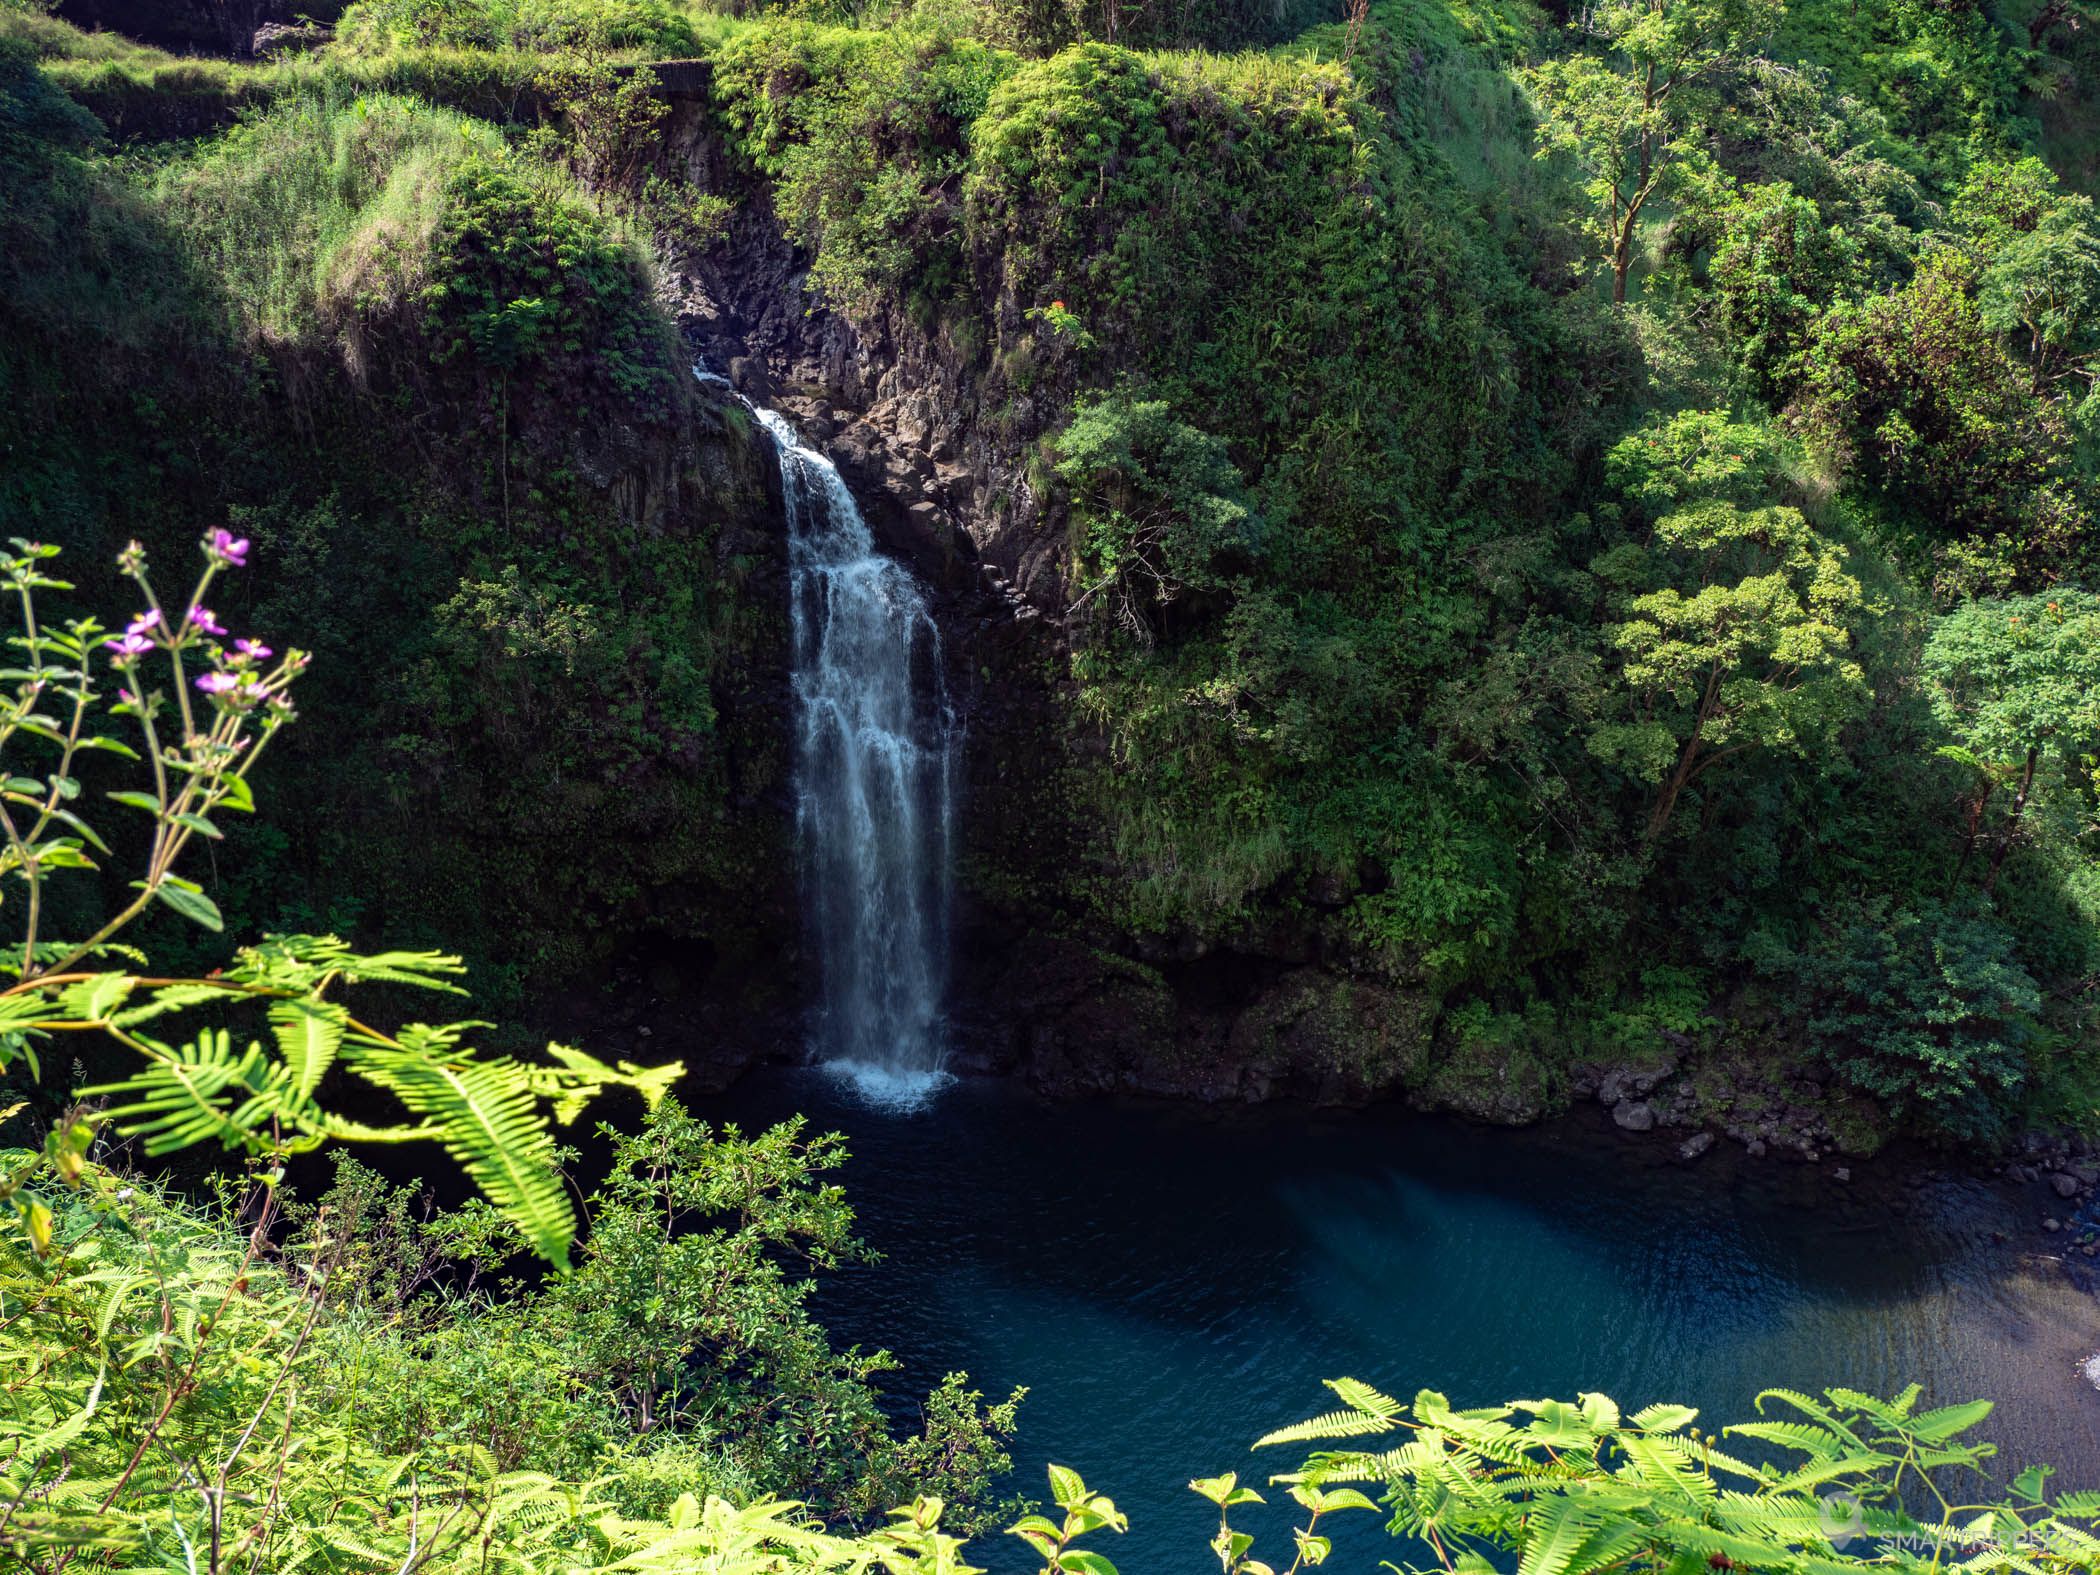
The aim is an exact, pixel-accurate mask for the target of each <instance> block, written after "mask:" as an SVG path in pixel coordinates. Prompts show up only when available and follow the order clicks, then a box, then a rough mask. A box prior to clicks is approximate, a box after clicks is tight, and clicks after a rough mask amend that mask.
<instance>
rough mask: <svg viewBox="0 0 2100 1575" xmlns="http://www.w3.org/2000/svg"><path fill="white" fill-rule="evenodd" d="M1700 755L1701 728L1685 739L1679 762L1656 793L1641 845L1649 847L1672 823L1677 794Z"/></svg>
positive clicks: (1681, 790) (1680, 791) (1694, 730)
mask: <svg viewBox="0 0 2100 1575" xmlns="http://www.w3.org/2000/svg"><path fill="white" fill-rule="evenodd" d="M1698 756H1699V730H1698V729H1697V728H1696V727H1695V728H1693V729H1692V736H1691V737H1690V738H1687V739H1686V740H1685V741H1684V749H1683V750H1682V751H1681V752H1680V753H1679V754H1678V756H1677V764H1676V765H1674V766H1672V767H1671V768H1670V774H1669V776H1668V777H1666V778H1665V779H1664V780H1663V785H1662V791H1661V792H1660V793H1658V794H1656V795H1655V808H1654V809H1653V810H1651V811H1650V812H1649V814H1648V829H1647V830H1646V831H1644V832H1643V833H1642V834H1641V846H1642V847H1644V848H1645V847H1647V846H1649V845H1650V844H1651V843H1653V842H1654V841H1655V839H1656V838H1658V837H1660V836H1661V835H1662V834H1663V831H1664V830H1665V828H1667V827H1668V826H1669V824H1670V817H1671V816H1672V815H1673V814H1675V813H1676V812H1677V796H1678V795H1679V794H1680V793H1682V792H1683V791H1684V785H1685V783H1687V782H1689V781H1691V779H1692V762H1693V761H1694V760H1696V759H1697V758H1698Z"/></svg>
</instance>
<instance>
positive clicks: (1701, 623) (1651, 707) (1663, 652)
mask: <svg viewBox="0 0 2100 1575" xmlns="http://www.w3.org/2000/svg"><path fill="white" fill-rule="evenodd" d="M1591 568H1592V572H1594V573H1595V574H1596V575H1597V576H1598V578H1599V579H1600V580H1602V581H1604V582H1605V584H1606V585H1607V586H1609V587H1611V588H1612V589H1613V590H1615V591H1616V593H1617V594H1618V597H1619V601H1620V606H1621V608H1622V610H1623V614H1624V616H1623V618H1622V619H1621V620H1620V621H1619V622H1616V623H1614V624H1611V625H1610V626H1608V627H1607V628H1606V630H1605V640H1606V643H1607V645H1608V646H1609V647H1610V648H1611V649H1612V650H1613V651H1614V652H1616V653H1617V656H1618V659H1619V677H1620V681H1621V682H1622V683H1623V685H1624V686H1625V691H1626V696H1627V700H1628V705H1627V708H1626V711H1625V712H1622V713H1621V715H1620V716H1619V717H1617V718H1615V719H1613V720H1609V721H1607V722H1605V723H1603V724H1602V725H1600V726H1599V727H1597V728H1595V729H1594V730H1593V731H1592V732H1591V734H1590V738H1589V747H1590V750H1591V752H1592V753H1594V754H1595V755H1597V756H1598V757H1599V758H1601V759H1605V760H1609V761H1612V762H1614V763H1616V764H1619V765H1622V766H1624V767H1626V768H1627V769H1628V770H1630V771H1632V772H1633V773H1634V774H1635V775H1636V776H1638V777H1640V778H1642V779H1643V780H1645V781H1649V782H1653V783H1655V784H1656V785H1657V786H1656V792H1655V797H1654V799H1653V801H1652V804H1651V807H1650V810H1649V814H1648V819H1647V826H1646V830H1645V831H1644V833H1643V836H1642V841H1643V842H1644V843H1652V842H1654V841H1655V840H1656V839H1657V838H1658V837H1660V836H1661V835H1662V834H1663V832H1664V831H1665V830H1666V829H1667V828H1668V826H1669V824H1670V819H1671V816H1672V815H1673V814H1674V813H1675V811H1676V808H1677V802H1678V799H1679V796H1680V795H1681V794H1682V793H1683V792H1684V790H1685V789H1686V788H1687V787H1689V786H1691V784H1692V783H1693V782H1695V781H1697V780H1698V779H1699V778H1700V777H1702V776H1704V775H1705V774H1706V773H1707V772H1708V771H1710V770H1712V769H1713V768H1714V767H1715V766H1717V765H1719V764H1721V763H1722V762H1723V761H1724V760H1728V759H1730V758H1732V757H1734V756H1736V755H1740V754H1742V753H1744V752H1745V751H1747V750H1751V749H1758V748H1766V749H1785V750H1790V751H1795V752H1801V751H1805V750H1807V749H1808V748H1809V747H1811V746H1812V745H1813V744H1814V743H1815V742H1816V741H1817V740H1819V739H1822V738H1824V737H1827V736H1828V735H1829V733H1830V732H1831V731H1832V730H1833V729H1834V728H1835V727H1836V726H1837V725H1838V724H1839V723H1841V722H1842V721H1844V720H1845V719H1846V718H1847V717H1850V716H1852V715H1853V714H1855V713H1856V712H1857V711H1858V710H1859V709H1860V708H1861V707H1862V706H1863V705H1864V704H1865V700H1866V686H1865V682H1864V680H1863V678H1862V676H1861V672H1860V666H1859V663H1858V662H1857V661H1856V660H1854V659H1853V657H1852V656H1851V654H1850V651H1851V645H1852V637H1851V633H1850V630H1849V628H1848V625H1849V623H1850V621H1851V619H1852V617H1853V615H1854V614H1855V613H1857V611H1858V610H1859V607H1860V605H1861V600H1862V595H1861V590H1860V584H1859V581H1858V580H1857V579H1856V578H1855V577H1854V576H1853V575H1852V574H1851V573H1850V571H1849V570H1848V568H1847V566H1846V558H1845V551H1844V549H1843V548H1842V547H1839V546H1837V545H1835V544H1834V543H1831V542H1828V541H1826V540H1824V539H1823V538H1822V537H1821V536H1819V535H1817V534H1816V532H1815V531H1814V530H1813V529H1812V528H1811V527H1810V526H1809V524H1808V521H1806V520H1805V519H1803V518H1802V517H1801V515H1800V514H1799V513H1798V512H1797V511H1795V510H1793V509H1790V508H1784V507H1776V506H1775V507H1767V508H1744V507H1741V506H1740V505H1737V504H1735V503H1731V502H1727V501H1725V500H1721V499H1708V500H1706V501H1703V502H1698V503H1694V504H1692V505H1691V506H1689V507H1687V508H1684V509H1680V510H1678V511H1677V512H1675V513H1672V514H1667V515H1665V516H1663V518H1661V519H1660V520H1658V521H1656V524H1655V529H1654V532H1653V534H1652V535H1651V536H1650V538H1649V539H1648V540H1647V541H1645V542H1642V543H1630V544H1627V545H1625V546H1622V547H1617V548H1614V549H1612V550H1610V551H1608V552H1606V553H1604V554H1603V555H1602V556H1600V557H1599V558H1598V559H1597V560H1596V562H1595V563H1593V564H1592V565H1591ZM1629 713H1630V714H1629Z"/></svg>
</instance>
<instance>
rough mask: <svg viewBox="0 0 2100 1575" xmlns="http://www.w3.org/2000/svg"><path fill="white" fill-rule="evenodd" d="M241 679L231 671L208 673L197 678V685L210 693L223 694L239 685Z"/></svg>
mask: <svg viewBox="0 0 2100 1575" xmlns="http://www.w3.org/2000/svg"><path fill="white" fill-rule="evenodd" d="M239 684H240V680H239V679H238V678H236V677H234V676H233V674H231V673H206V674H205V675H204V676H203V677H202V678H200V679H198V680H197V687H198V688H199V689H202V690H203V691H204V692H205V693H206V694H208V695H222V694H225V693H226V692H227V691H228V690H231V689H234V688H236V687H238V686H239Z"/></svg>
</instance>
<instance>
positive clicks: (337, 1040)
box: [269, 996, 350, 1100]
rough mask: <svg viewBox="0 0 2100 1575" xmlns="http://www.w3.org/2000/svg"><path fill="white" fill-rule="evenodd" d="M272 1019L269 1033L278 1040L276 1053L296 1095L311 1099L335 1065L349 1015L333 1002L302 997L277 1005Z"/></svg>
mask: <svg viewBox="0 0 2100 1575" xmlns="http://www.w3.org/2000/svg"><path fill="white" fill-rule="evenodd" d="M269 1018H270V1031H271V1032H272V1033H274V1034H275V1035H276V1036H277V1053H278V1054H279V1055H280V1056H282V1057H283V1058H284V1065H285V1068H286V1070H287V1071H288V1072H289V1073H290V1075H291V1087H292V1093H293V1095H294V1096H295V1097H296V1098H298V1099H302V1100H304V1099H310V1098H311V1097H312V1096H313V1092H314V1090H315V1089H316V1088H318V1087H320V1085H321V1079H322V1078H323V1077H324V1076H325V1075H327V1072H328V1069H329V1067H331V1066H333V1065H334V1064H335V1058H336V1052H337V1051H338V1050H340V1049H341V1048H342V1044H343V1035H344V1033H345V1032H347V1031H348V1028H349V1024H350V1014H349V1013H348V1012H347V1011H345V1010H344V1009H343V1008H342V1007H341V1006H339V1005H338V1004H337V1003H335V1002H334V1001H323V1000H318V999H316V998H314V997H312V996H300V997H298V998H297V999H294V1000H290V1001H278V1002H276V1003H274V1004H273V1005H272V1006H271V1007H270V1011H269Z"/></svg>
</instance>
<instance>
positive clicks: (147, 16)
mask: <svg viewBox="0 0 2100 1575" xmlns="http://www.w3.org/2000/svg"><path fill="white" fill-rule="evenodd" d="M346 3H347V0H59V6H58V14H59V15H60V16H62V17H64V18H65V19H66V20H67V21H68V22H71V23H73V24H74V25H75V26H76V27H85V28H90V29H97V30H100V31H103V32H109V33H122V34H124V35H125V36H126V37H129V38H135V39H138V40H139V41H140V42H141V43H147V44H152V45H155V46H156V47H158V48H161V49H171V50H174V51H176V52H177V53H179V54H186V55H246V54H249V53H250V52H251V51H252V49H253V46H254V42H255V34H256V32H257V30H258V29H260V28H261V27H263V26H264V25H265V24H266V23H271V22H276V23H287V24H288V23H291V22H294V21H297V20H299V19H300V18H311V19H312V20H314V21H316V22H324V23H325V22H333V21H334V20H335V19H336V18H337V17H338V16H340V15H341V14H342V11H343V7H344V5H345V4H346Z"/></svg>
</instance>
